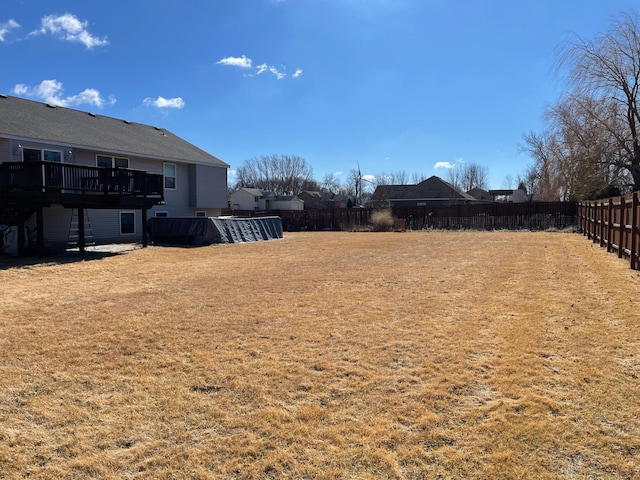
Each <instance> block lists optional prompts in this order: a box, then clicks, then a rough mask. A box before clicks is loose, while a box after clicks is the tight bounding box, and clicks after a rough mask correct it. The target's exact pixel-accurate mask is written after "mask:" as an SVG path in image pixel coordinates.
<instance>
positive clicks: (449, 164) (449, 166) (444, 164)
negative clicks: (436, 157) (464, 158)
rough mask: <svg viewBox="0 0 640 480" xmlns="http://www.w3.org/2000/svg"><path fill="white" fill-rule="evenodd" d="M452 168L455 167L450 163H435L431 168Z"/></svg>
mask: <svg viewBox="0 0 640 480" xmlns="http://www.w3.org/2000/svg"><path fill="white" fill-rule="evenodd" d="M453 167H455V164H453V163H451V162H436V164H435V165H434V166H433V168H453Z"/></svg>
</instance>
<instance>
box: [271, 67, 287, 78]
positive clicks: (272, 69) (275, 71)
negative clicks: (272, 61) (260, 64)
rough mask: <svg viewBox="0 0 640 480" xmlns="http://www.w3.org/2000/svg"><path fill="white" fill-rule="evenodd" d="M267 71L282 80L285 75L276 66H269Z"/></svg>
mask: <svg viewBox="0 0 640 480" xmlns="http://www.w3.org/2000/svg"><path fill="white" fill-rule="evenodd" d="M269 71H270V72H271V73H273V74H274V75H275V77H276V78H277V79H278V80H282V79H283V78H284V77H286V76H287V75H286V74H285V73H282V72H281V71H279V70H278V69H277V68H276V67H269Z"/></svg>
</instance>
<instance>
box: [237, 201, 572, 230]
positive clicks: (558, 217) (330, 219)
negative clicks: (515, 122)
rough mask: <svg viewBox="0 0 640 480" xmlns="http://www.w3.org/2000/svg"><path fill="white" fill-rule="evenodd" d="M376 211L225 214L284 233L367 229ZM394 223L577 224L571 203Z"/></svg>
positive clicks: (416, 212)
mask: <svg viewBox="0 0 640 480" xmlns="http://www.w3.org/2000/svg"><path fill="white" fill-rule="evenodd" d="M375 211H376V209H370V208H335V209H326V210H302V211H291V210H278V211H269V212H259V211H226V212H224V213H225V214H229V215H236V216H256V215H278V216H279V217H280V218H281V219H282V226H283V229H284V230H285V231H297V230H363V229H368V228H369V227H370V226H371V224H372V222H371V215H372V213H373V212H375ZM391 212H392V215H393V217H394V219H402V220H404V224H405V225H406V228H407V229H409V230H424V229H447V230H454V229H455V230H462V229H472V230H505V229H508V230H525V229H526V230H546V229H551V228H555V229H565V228H569V227H575V226H576V224H577V204H576V203H574V202H526V203H485V204H469V205H427V206H419V207H393V208H391Z"/></svg>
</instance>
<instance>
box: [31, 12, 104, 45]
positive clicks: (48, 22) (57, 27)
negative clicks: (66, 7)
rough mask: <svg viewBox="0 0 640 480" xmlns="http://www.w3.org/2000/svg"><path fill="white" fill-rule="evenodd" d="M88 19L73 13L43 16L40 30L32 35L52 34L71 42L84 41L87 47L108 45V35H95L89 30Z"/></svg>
mask: <svg viewBox="0 0 640 480" xmlns="http://www.w3.org/2000/svg"><path fill="white" fill-rule="evenodd" d="M87 24H88V22H87V21H81V20H79V19H78V17H76V16H75V15H73V14H71V13H65V14H64V15H57V16H56V15H47V16H46V17H43V18H42V26H41V27H40V30H35V31H33V32H31V35H44V34H47V33H48V34H51V35H53V36H54V37H58V38H61V39H63V40H67V41H69V42H78V43H82V44H83V45H84V46H85V47H87V48H93V47H102V46H103V45H108V44H109V41H108V40H107V38H106V37H104V38H98V37H94V36H93V35H91V34H90V33H89V32H88V31H87Z"/></svg>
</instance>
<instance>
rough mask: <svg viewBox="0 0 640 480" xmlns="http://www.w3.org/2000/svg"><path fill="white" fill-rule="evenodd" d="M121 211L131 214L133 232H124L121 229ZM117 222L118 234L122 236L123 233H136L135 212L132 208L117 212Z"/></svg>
mask: <svg viewBox="0 0 640 480" xmlns="http://www.w3.org/2000/svg"><path fill="white" fill-rule="evenodd" d="M123 213H130V214H132V215H133V232H127V233H124V232H123V231H122V214H123ZM118 223H119V224H120V235H122V236H124V235H135V234H136V212H135V211H134V210H122V211H120V212H118Z"/></svg>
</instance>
